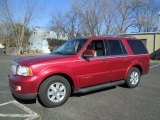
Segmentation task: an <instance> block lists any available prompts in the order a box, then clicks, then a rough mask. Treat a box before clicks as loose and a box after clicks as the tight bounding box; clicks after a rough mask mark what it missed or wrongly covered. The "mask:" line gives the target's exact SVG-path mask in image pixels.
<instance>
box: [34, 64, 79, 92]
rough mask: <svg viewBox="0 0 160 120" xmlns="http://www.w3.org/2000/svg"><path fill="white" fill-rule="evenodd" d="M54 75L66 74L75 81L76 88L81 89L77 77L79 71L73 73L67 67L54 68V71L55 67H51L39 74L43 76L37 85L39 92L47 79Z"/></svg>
mask: <svg viewBox="0 0 160 120" xmlns="http://www.w3.org/2000/svg"><path fill="white" fill-rule="evenodd" d="M54 74H66V75H68V76H69V77H70V78H71V79H72V81H73V84H74V88H78V87H79V80H78V78H77V77H76V76H77V71H76V70H74V71H73V70H71V69H69V68H67V67H65V66H54V69H53V67H49V68H46V69H43V70H42V71H40V72H39V76H41V77H40V80H39V81H38V82H37V84H36V87H37V90H38V88H39V86H40V84H41V83H42V82H43V81H44V80H45V79H46V78H47V77H49V76H52V75H54Z"/></svg>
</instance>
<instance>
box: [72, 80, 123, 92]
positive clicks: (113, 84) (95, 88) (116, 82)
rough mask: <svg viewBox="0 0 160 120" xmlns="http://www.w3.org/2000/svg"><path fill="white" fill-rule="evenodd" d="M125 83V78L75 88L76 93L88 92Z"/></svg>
mask: <svg viewBox="0 0 160 120" xmlns="http://www.w3.org/2000/svg"><path fill="white" fill-rule="evenodd" d="M124 83H125V81H124V80H119V81H115V82H109V83H105V84H100V85H96V86H91V87H86V88H80V89H78V90H75V91H74V93H87V92H92V91H95V90H100V89H104V88H108V87H112V86H117V85H121V84H124Z"/></svg>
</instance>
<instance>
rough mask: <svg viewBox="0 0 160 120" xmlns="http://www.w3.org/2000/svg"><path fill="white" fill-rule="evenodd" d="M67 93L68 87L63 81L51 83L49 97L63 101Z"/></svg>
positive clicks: (56, 100)
mask: <svg viewBox="0 0 160 120" xmlns="http://www.w3.org/2000/svg"><path fill="white" fill-rule="evenodd" d="M65 95H66V87H65V85H64V84H63V83H60V82H55V83H53V84H51V85H50V87H49V88H48V91H47V96H48V99H49V100H50V101H51V102H54V103H57V102H60V101H62V100H63V99H64V97H65Z"/></svg>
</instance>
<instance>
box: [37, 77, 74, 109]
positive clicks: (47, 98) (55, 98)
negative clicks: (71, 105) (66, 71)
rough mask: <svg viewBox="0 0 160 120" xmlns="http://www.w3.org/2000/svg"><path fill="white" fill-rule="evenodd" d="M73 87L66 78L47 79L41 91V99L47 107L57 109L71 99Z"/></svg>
mask: <svg viewBox="0 0 160 120" xmlns="http://www.w3.org/2000/svg"><path fill="white" fill-rule="evenodd" d="M70 93H71V87H70V84H69V82H68V81H67V79H66V78H64V77H62V76H57V75H56V76H52V77H49V78H48V79H46V80H45V81H44V82H43V83H42V85H41V86H40V89H39V98H40V101H41V102H42V104H44V105H45V106H46V107H57V106H60V105H62V104H64V103H65V102H66V101H67V99H68V98H69V96H70Z"/></svg>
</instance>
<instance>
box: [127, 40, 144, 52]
mask: <svg viewBox="0 0 160 120" xmlns="http://www.w3.org/2000/svg"><path fill="white" fill-rule="evenodd" d="M127 42H128V44H129V45H130V47H131V49H132V51H133V53H134V54H136V55H137V54H147V50H146V47H145V46H144V44H143V43H142V41H140V40H128V41H127Z"/></svg>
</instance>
